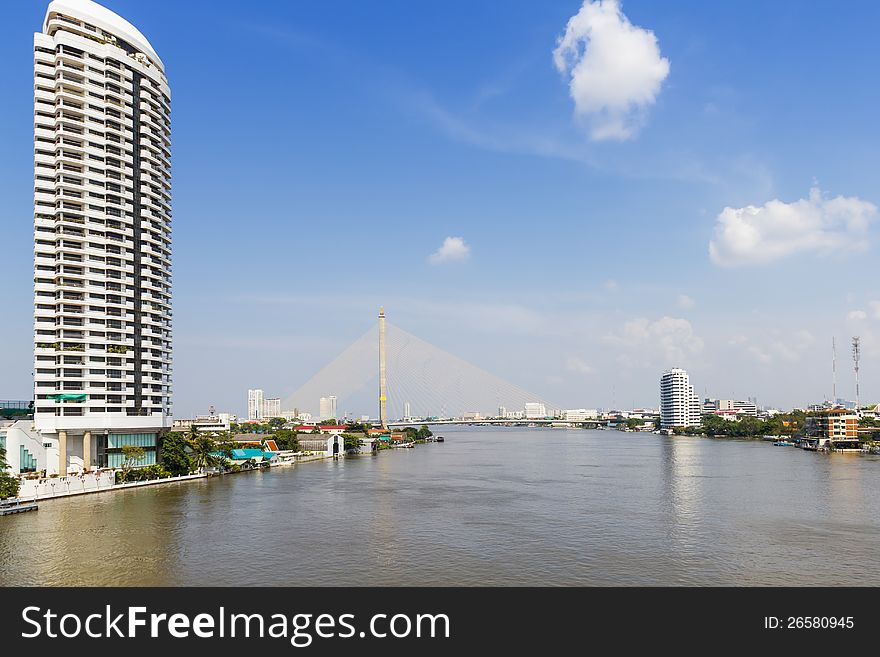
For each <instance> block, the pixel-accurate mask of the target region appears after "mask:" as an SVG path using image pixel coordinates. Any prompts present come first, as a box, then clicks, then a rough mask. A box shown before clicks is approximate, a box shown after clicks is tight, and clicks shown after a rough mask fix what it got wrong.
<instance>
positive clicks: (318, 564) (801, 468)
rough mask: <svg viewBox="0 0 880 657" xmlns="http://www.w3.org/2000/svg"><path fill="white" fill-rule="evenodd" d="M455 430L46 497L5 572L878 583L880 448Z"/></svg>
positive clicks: (213, 580) (434, 580)
mask: <svg viewBox="0 0 880 657" xmlns="http://www.w3.org/2000/svg"><path fill="white" fill-rule="evenodd" d="M441 433H442V434H443V435H444V436H445V437H446V442H445V443H442V444H427V445H419V446H418V447H417V448H416V449H398V450H388V451H384V452H382V453H380V454H378V455H376V456H364V457H354V458H348V459H342V460H339V461H332V460H328V461H319V462H313V463H305V464H301V465H298V466H295V467H290V468H275V469H273V470H271V471H268V472H253V473H242V474H238V475H231V476H227V477H217V478H212V479H210V480H197V481H194V482H187V483H174V484H168V485H162V486H153V487H147V488H142V489H136V490H130V491H123V492H116V493H105V494H97V495H88V496H83V497H75V498H69V499H59V500H49V501H45V502H41V503H40V510H39V511H38V512H36V513H27V514H18V515H13V516H7V517H2V518H0V585H6V586H9V585H31V584H40V585H134V586H146V585H160V586H165V585H367V586H369V585H711V584H726V585H786V584H788V585H844V584H848V585H874V586H876V585H880V458H878V457H874V456H867V457H866V456H858V455H842V454H832V455H822V454H816V453H813V452H804V451H801V450H798V449H794V448H790V447H787V448H783V447H773V446H772V445H771V444H769V443H764V442H755V441H734V440H713V439H707V438H693V437H674V438H668V437H661V436H656V435H653V434H636V433H619V432H616V431H583V430H565V429H549V428H536V429H526V428H501V427H493V428H490V427H486V428H483V427H462V428H444V429H443V431H442V432H441Z"/></svg>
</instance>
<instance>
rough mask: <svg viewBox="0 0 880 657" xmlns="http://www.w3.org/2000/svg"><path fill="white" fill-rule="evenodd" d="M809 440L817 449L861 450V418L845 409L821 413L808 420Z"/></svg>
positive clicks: (833, 409)
mask: <svg viewBox="0 0 880 657" xmlns="http://www.w3.org/2000/svg"><path fill="white" fill-rule="evenodd" d="M806 431H807V436H808V438H807V440H808V441H809V443H811V444H814V445H815V446H816V447H820V448H821V447H832V448H834V449H858V448H859V418H858V415H856V414H855V412H853V411H850V410H849V409H845V408H832V409H830V410H826V411H820V412H819V413H816V414H815V415H811V416H809V417H808V418H807V422H806Z"/></svg>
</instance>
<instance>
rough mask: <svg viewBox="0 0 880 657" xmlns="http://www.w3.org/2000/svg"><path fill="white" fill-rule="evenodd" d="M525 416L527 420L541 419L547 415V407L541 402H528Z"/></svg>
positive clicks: (524, 410)
mask: <svg viewBox="0 0 880 657" xmlns="http://www.w3.org/2000/svg"><path fill="white" fill-rule="evenodd" d="M523 416H524V417H525V418H526V419H527V420H541V419H543V418H545V417H546V416H547V408H546V407H545V406H544V404H542V403H541V402H526V403H525V406H524V408H523Z"/></svg>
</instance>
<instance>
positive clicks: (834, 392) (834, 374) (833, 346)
mask: <svg viewBox="0 0 880 657" xmlns="http://www.w3.org/2000/svg"><path fill="white" fill-rule="evenodd" d="M836 403H837V344H836V342H835V338H834V336H833V335H832V336H831V405H832V406H834V405H835V404H836Z"/></svg>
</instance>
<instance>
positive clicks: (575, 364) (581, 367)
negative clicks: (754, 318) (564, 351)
mask: <svg viewBox="0 0 880 657" xmlns="http://www.w3.org/2000/svg"><path fill="white" fill-rule="evenodd" d="M565 369H567V370H568V371H569V372H577V373H579V374H595V372H596V368H595V367H592V366H591V365H588V364H587V363H586V362H584V361H583V360H581V359H580V358H578V357H577V356H571V357H570V358H568V359H566V361H565Z"/></svg>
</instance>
